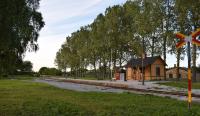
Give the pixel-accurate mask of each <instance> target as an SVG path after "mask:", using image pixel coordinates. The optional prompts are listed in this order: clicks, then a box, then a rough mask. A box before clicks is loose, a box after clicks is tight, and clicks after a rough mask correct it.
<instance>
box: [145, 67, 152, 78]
mask: <svg viewBox="0 0 200 116" xmlns="http://www.w3.org/2000/svg"><path fill="white" fill-rule="evenodd" d="M145 80H151V65H149V66H147V67H145Z"/></svg>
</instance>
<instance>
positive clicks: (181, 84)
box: [159, 81, 200, 89]
mask: <svg viewBox="0 0 200 116" xmlns="http://www.w3.org/2000/svg"><path fill="white" fill-rule="evenodd" d="M159 84H161V85H167V86H172V87H178V88H188V82H187V81H177V82H176V81H173V82H166V83H159ZM192 88H193V89H200V82H197V83H192Z"/></svg>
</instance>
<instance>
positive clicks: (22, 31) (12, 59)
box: [0, 0, 44, 74]
mask: <svg viewBox="0 0 200 116" xmlns="http://www.w3.org/2000/svg"><path fill="white" fill-rule="evenodd" d="M38 8H39V0H34V1H32V0H12V1H10V0H2V1H0V27H1V28H0V74H3V73H6V74H8V73H11V72H12V71H14V70H15V68H16V65H17V64H16V63H17V61H18V60H19V59H22V56H23V54H24V53H25V52H26V51H27V50H29V51H36V50H38V44H37V39H38V36H39V31H40V30H41V28H42V27H43V26H44V22H43V20H42V15H41V13H40V12H38V11H37V10H38Z"/></svg>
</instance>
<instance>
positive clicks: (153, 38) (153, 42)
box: [151, 37, 155, 57]
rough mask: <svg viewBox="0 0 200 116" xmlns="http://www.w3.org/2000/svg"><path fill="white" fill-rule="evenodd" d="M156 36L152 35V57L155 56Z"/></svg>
mask: <svg viewBox="0 0 200 116" xmlns="http://www.w3.org/2000/svg"><path fill="white" fill-rule="evenodd" d="M154 45H155V37H152V46H151V57H153V56H154V48H155V46H154Z"/></svg>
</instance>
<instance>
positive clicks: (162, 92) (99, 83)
mask: <svg viewBox="0 0 200 116" xmlns="http://www.w3.org/2000/svg"><path fill="white" fill-rule="evenodd" d="M49 79H50V80H51V79H52V80H54V81H58V82H70V83H77V84H86V85H95V86H103V87H111V88H116V89H123V90H128V91H135V92H141V93H156V94H163V95H175V96H185V97H187V93H186V92H174V91H161V90H154V89H139V88H130V87H128V85H126V84H119V83H104V82H95V81H87V80H66V79H55V78H49ZM192 97H195V98H200V95H199V94H194V93H193V94H192Z"/></svg>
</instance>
